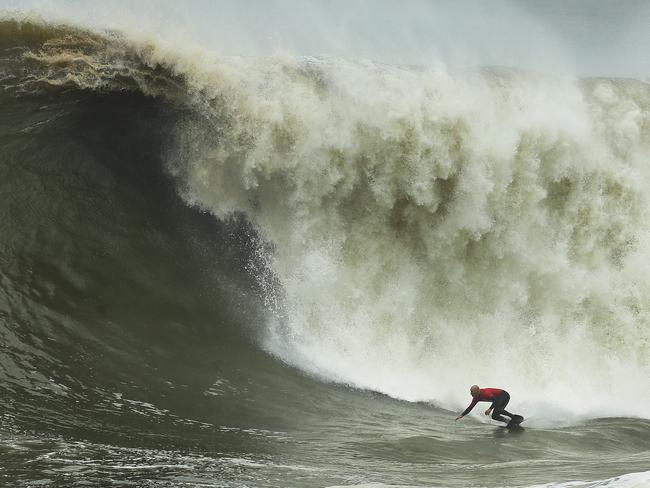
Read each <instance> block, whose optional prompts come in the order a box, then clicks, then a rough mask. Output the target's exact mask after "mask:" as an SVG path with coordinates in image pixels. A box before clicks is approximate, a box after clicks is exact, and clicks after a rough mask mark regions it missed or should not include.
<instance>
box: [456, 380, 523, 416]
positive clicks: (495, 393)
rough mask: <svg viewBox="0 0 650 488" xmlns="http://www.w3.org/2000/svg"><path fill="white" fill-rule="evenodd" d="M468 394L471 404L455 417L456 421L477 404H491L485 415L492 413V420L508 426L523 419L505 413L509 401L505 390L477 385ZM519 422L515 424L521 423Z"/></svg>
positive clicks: (508, 395)
mask: <svg viewBox="0 0 650 488" xmlns="http://www.w3.org/2000/svg"><path fill="white" fill-rule="evenodd" d="M469 392H470V394H471V395H472V403H470V404H469V407H467V408H466V409H465V411H464V412H463V413H461V414H460V415H459V416H458V417H456V420H460V419H462V418H463V417H464V416H465V415H467V414H468V413H469V412H471V411H472V409H473V408H474V406H475V405H476V404H477V403H478V402H492V405H491V406H490V408H488V409H487V410H486V411H485V415H490V413H492V418H493V419H494V420H498V421H499V422H506V423H508V425H510V423H512V422H513V421H516V420H518V419H519V418H521V420H523V417H521V416H520V415H516V414H515V415H513V414H511V413H510V412H508V411H506V409H505V408H506V405H508V402H509V401H510V394H509V393H508V392H507V391H506V390H502V389H501V388H479V387H478V385H472V387H471V388H470V389H469ZM504 415H506V416H508V417H510V419H511V420H508V419H506V418H505V417H504ZM521 420H519V421H518V422H517V423H519V422H521Z"/></svg>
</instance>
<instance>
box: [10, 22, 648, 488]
mask: <svg viewBox="0 0 650 488" xmlns="http://www.w3.org/2000/svg"><path fill="white" fill-rule="evenodd" d="M68 32H72V34H73V35H75V36H76V35H80V34H79V33H78V32H75V31H72V30H71V31H67V30H66V29H65V28H61V29H55V28H52V27H43V26H32V25H23V26H22V27H20V26H19V25H17V24H15V23H12V22H4V23H0V42H1V44H0V47H1V51H0V55H1V60H0V80H1V81H0V82H1V83H2V86H3V91H2V93H0V108H1V111H0V145H1V151H0V212H1V215H0V217H1V218H0V222H2V224H0V340H1V344H2V351H1V354H0V484H2V486H11V487H28V486H29V487H32V486H33V487H36V486H65V487H68V486H70V487H72V486H74V487H76V486H79V487H81V486H119V487H122V486H124V487H126V486H138V487H139V486H142V487H154V486H155V487H199V486H224V487H244V486H260V487H273V486H296V487H298V486H305V487H308V486H309V487H311V486H335V485H345V486H349V485H365V486H385V485H399V486H454V487H456V486H457V487H465V486H531V485H539V484H546V483H549V484H555V483H557V484H559V485H561V486H647V485H648V483H650V477H649V476H650V475H649V474H648V473H649V471H648V469H650V468H649V467H650V421H648V420H645V419H641V418H596V419H591V420H577V421H575V422H573V424H572V425H566V423H563V424H561V425H560V426H556V427H551V426H549V424H548V423H546V424H545V423H540V422H536V421H535V418H531V419H530V420H529V421H528V424H524V426H525V428H524V429H521V430H518V431H507V430H505V429H503V428H500V427H498V426H496V425H493V424H490V423H486V422H479V421H477V420H476V418H467V419H464V420H463V421H462V422H454V418H455V416H456V415H457V412H456V411H450V410H446V409H444V408H441V407H439V406H436V405H437V404H438V402H435V401H432V402H430V403H429V402H407V401H402V400H397V399H393V398H390V397H388V396H385V395H383V394H380V393H375V392H372V391H369V390H362V389H356V388H352V387H348V386H345V385H341V384H336V383H331V382H328V381H325V380H323V379H322V378H319V377H314V376H312V375H309V374H306V373H305V372H303V371H301V370H300V369H298V368H296V367H293V366H290V365H288V364H287V363H286V362H284V361H282V360H280V359H279V358H278V357H276V356H274V355H273V354H270V353H268V352H266V350H265V348H264V347H263V346H262V342H263V339H264V337H265V334H266V325H265V324H266V322H267V315H268V309H269V289H274V290H275V291H274V293H275V294H274V295H273V296H274V297H276V298H278V297H281V295H282V291H281V290H278V289H277V287H278V285H277V283H276V282H274V280H273V277H269V276H268V274H266V273H264V272H262V271H260V270H264V269H265V266H266V263H265V261H264V254H265V253H273V246H271V245H269V244H264V243H263V242H262V239H260V238H259V237H258V233H257V232H256V230H255V227H254V226H252V225H251V224H250V223H249V222H248V220H247V218H246V216H245V215H243V214H234V216H232V217H231V218H229V219H227V220H218V219H217V218H215V217H214V216H213V215H211V214H209V213H207V212H204V211H201V210H200V209H198V208H197V207H194V206H191V205H188V204H187V201H186V200H187V199H184V198H182V196H183V195H184V186H183V178H182V176H183V175H182V171H181V172H180V173H179V172H178V171H172V170H170V164H169V161H170V159H171V160H174V157H175V154H176V151H178V147H179V145H178V130H179V127H186V126H187V124H190V123H191V122H192V121H193V120H195V119H196V118H197V117H199V115H197V107H196V105H195V104H194V103H193V102H192V100H191V97H190V95H189V94H185V90H188V92H189V89H188V88H187V87H186V86H184V83H185V81H186V80H184V79H183V77H182V76H175V75H172V74H170V73H168V72H166V71H165V69H164V68H163V67H161V66H154V67H152V66H142V65H139V64H138V59H137V56H136V55H135V54H134V53H133V52H129V51H128V50H127V51H126V52H120V53H116V52H112V53H108V54H102V55H101V56H99V58H101V59H102V60H103V61H104V62H105V63H106V66H108V68H105V69H104V68H101V69H104V71H101V69H100V68H96V67H95V68H93V69H95V70H99V71H100V72H99V74H98V72H96V71H93V72H92V73H91V74H93V76H97V79H101V80H103V84H102V85H101V86H99V85H97V86H94V87H91V81H92V80H90V79H89V78H88V79H85V81H83V82H80V81H79V80H78V79H77V80H67V81H66V80H64V78H65V76H66V75H68V74H75V75H82V74H84V75H85V74H88V73H86V71H87V65H86V62H85V61H84V62H82V61H78V60H77V61H70V60H67V61H58V62H55V61H52V60H49V61H48V62H47V63H46V62H44V61H42V60H41V61H35V60H33V59H31V58H29V57H28V56H27V57H26V56H25V53H34V52H39V49H46V50H47V48H43V46H44V44H43V43H45V42H46V41H47V40H48V39H59V38H61V37H63V36H65V35H68ZM97 39H100V40H101V38H97ZM97 39H96V40H95V41H93V42H100V41H98V40H97ZM66 42H68V50H69V52H70V53H76V54H79V53H80V52H86V51H84V50H91V51H92V50H93V49H94V50H96V51H94V52H99V53H100V54H101V53H106V51H102V49H106V46H99V47H97V46H95V47H92V48H89V47H88V45H93V46H94V44H92V43H91V42H90V41H88V40H86V41H84V43H86V44H83V46H84V47H83V49H81V50H78V49H77V48H76V47H75V43H74V42H73V41H70V39H68V40H67V41H66ZM41 52H42V51H41ZM118 58H119V59H121V60H122V63H123V64H121V65H120V67H119V68H115V66H116V63H117V61H116V59H118ZM109 61H110V62H109ZM111 63H112V64H111ZM53 80H57V82H56V83H54V82H53ZM134 80H136V81H134ZM143 80H144V81H143ZM142 86H144V87H145V89H142ZM154 95H155V96H154ZM172 167H173V165H172ZM256 270H257V271H258V272H257V273H256V272H255V271H256ZM440 374H441V375H444V372H440ZM464 388H465V386H464V385H462V386H459V389H464ZM603 394H606V393H603ZM513 403H514V404H516V399H515V398H513ZM623 475H625V476H624V477H623V478H621V479H613V478H616V477H619V476H623ZM598 480H610V481H607V482H603V483H609V484H598ZM570 481H583V482H584V483H585V484H584V485H583V484H578V485H569V484H567V485H565V483H568V482H570Z"/></svg>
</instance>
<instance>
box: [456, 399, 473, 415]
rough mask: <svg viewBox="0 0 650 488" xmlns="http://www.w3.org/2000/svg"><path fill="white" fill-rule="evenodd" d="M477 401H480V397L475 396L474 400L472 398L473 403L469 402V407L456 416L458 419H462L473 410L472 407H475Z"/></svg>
mask: <svg viewBox="0 0 650 488" xmlns="http://www.w3.org/2000/svg"><path fill="white" fill-rule="evenodd" d="M477 403H478V398H474V400H472V403H470V404H469V407H467V408H466V409H465V411H464V412H463V413H461V414H460V416H459V417H457V418H456V420H458V419H462V418H463V417H464V416H465V415H467V414H468V413H470V412H471V411H472V409H473V408H474V405H476V404H477Z"/></svg>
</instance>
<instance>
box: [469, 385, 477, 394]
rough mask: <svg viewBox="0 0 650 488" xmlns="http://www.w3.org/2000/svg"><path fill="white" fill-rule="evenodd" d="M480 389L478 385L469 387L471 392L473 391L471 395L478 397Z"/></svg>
mask: <svg viewBox="0 0 650 488" xmlns="http://www.w3.org/2000/svg"><path fill="white" fill-rule="evenodd" d="M478 390H479V388H478V385H472V386H471V387H470V388H469V392H470V393H471V395H472V396H473V397H477V396H478Z"/></svg>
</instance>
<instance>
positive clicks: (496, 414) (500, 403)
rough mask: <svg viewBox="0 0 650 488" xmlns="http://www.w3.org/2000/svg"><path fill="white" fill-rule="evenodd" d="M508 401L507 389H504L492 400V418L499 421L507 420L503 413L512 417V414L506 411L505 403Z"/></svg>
mask: <svg viewBox="0 0 650 488" xmlns="http://www.w3.org/2000/svg"><path fill="white" fill-rule="evenodd" d="M509 401H510V394H509V393H508V392H507V391H504V392H503V393H502V394H501V395H499V396H498V397H497V398H496V399H495V400H494V401H493V402H492V408H493V410H492V418H493V419H494V420H498V421H499V422H509V420H508V419H507V418H505V417H504V416H503V415H507V416H508V417H510V418H512V414H511V413H510V412H508V411H506V405H508V402H509Z"/></svg>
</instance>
